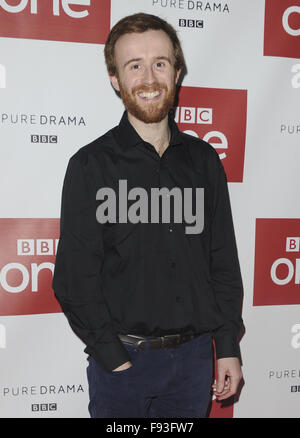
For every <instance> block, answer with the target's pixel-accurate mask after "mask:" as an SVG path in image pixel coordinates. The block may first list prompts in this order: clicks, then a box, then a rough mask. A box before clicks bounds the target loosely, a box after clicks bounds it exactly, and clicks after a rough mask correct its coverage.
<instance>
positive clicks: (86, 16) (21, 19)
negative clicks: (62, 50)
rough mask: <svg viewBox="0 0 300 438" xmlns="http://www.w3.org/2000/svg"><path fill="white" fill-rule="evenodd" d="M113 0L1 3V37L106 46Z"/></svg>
mask: <svg viewBox="0 0 300 438" xmlns="http://www.w3.org/2000/svg"><path fill="white" fill-rule="evenodd" d="M109 29H110V0H101V1H92V0H67V1H66V0H47V1H45V0H1V2H0V36H1V37H10V38H30V39H37V40H50V41H71V42H80V43H96V44H104V43H105V41H106V38H107V35H108V33H109Z"/></svg>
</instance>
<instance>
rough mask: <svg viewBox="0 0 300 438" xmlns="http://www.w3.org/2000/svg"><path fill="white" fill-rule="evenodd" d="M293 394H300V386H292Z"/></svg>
mask: <svg viewBox="0 0 300 438" xmlns="http://www.w3.org/2000/svg"><path fill="white" fill-rule="evenodd" d="M291 392H300V386H299V385H293V386H291Z"/></svg>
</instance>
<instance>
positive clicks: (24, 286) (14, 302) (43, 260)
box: [0, 219, 61, 316]
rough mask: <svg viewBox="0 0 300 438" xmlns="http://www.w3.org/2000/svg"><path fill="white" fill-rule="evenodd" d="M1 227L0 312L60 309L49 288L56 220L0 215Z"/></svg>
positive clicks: (57, 223)
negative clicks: (4, 217) (7, 217)
mask: <svg viewBox="0 0 300 438" xmlns="http://www.w3.org/2000/svg"><path fill="white" fill-rule="evenodd" d="M0 227H1V229H0V237H1V253H0V315H2V316H5V315H29V314H39V313H56V312H61V308H60V306H59V304H58V302H57V300H56V299H55V296H54V292H53V290H52V277H53V272H54V265H55V254H56V249H57V244H58V239H59V220H58V219H0ZM43 236H44V237H43Z"/></svg>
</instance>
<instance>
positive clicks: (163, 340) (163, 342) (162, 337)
mask: <svg viewBox="0 0 300 438" xmlns="http://www.w3.org/2000/svg"><path fill="white" fill-rule="evenodd" d="M160 339H161V340H162V345H161V347H162V348H164V344H165V338H164V336H161V337H160Z"/></svg>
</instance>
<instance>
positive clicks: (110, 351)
mask: <svg viewBox="0 0 300 438" xmlns="http://www.w3.org/2000/svg"><path fill="white" fill-rule="evenodd" d="M85 352H86V353H87V354H89V355H91V356H92V357H93V359H95V360H96V361H97V362H98V363H99V364H100V365H101V366H102V368H104V369H105V370H106V371H113V370H114V369H115V368H117V367H119V366H120V365H122V364H123V363H125V362H129V361H130V360H131V357H130V355H129V353H128V351H127V350H126V348H125V347H124V345H123V343H122V341H121V340H120V339H119V338H118V337H117V336H116V338H115V339H114V340H113V341H111V342H106V343H105V342H101V343H100V342H99V343H98V344H97V345H95V347H94V348H93V349H91V348H89V347H86V349H85Z"/></svg>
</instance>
